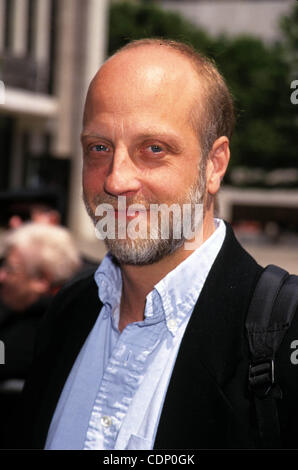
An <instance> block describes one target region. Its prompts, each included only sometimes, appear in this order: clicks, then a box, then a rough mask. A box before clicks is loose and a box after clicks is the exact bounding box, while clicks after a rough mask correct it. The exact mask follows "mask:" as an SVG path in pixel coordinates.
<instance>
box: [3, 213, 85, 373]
mask: <svg viewBox="0 0 298 470" xmlns="http://www.w3.org/2000/svg"><path fill="white" fill-rule="evenodd" d="M80 266H81V261H80V255H79V252H78V249H77V248H76V246H75V243H74V240H73V239H72V236H71V235H70V233H69V231H68V230H67V229H65V228H63V227H58V226H51V225H48V224H40V223H31V222H30V223H27V224H24V225H22V226H21V227H20V228H18V229H15V230H14V231H12V232H11V233H9V235H8V236H7V239H6V241H5V257H4V262H3V264H2V266H1V268H0V302H1V310H2V312H1V316H0V340H1V341H2V343H4V348H5V364H4V365H1V367H0V380H3V379H8V378H21V379H23V378H26V376H27V372H28V368H29V367H30V364H31V361H32V357H33V348H34V340H35V334H36V330H37V327H38V323H39V320H40V318H41V316H42V315H43V313H44V312H45V310H46V309H47V307H48V305H49V303H50V301H51V298H52V297H53V295H55V294H56V293H57V291H58V290H59V289H60V288H61V287H62V286H63V284H65V282H66V281H68V280H69V279H71V278H72V277H73V276H74V275H75V274H76V273H77V272H78V270H79V268H80Z"/></svg>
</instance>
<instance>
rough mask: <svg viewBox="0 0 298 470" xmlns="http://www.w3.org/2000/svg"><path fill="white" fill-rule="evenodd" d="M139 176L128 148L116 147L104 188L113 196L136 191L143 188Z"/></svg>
mask: <svg viewBox="0 0 298 470" xmlns="http://www.w3.org/2000/svg"><path fill="white" fill-rule="evenodd" d="M138 176H139V174H138V168H137V167H136V165H135V163H134V162H133V161H132V159H131V158H130V156H129V153H128V151H127V149H125V148H121V149H116V150H115V153H114V156H113V161H112V162H111V166H110V169H109V173H108V174H107V175H106V178H105V183H104V189H105V191H106V192H107V193H109V194H111V195H113V196H120V195H123V196H125V195H126V194H127V195H128V193H136V192H137V191H138V190H139V189H140V188H141V182H140V180H139V178H138Z"/></svg>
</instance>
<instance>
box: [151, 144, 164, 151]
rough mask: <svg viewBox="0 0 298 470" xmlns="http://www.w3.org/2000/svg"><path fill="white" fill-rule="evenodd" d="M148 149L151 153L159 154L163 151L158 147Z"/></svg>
mask: <svg viewBox="0 0 298 470" xmlns="http://www.w3.org/2000/svg"><path fill="white" fill-rule="evenodd" d="M148 148H149V149H151V151H152V152H153V153H160V152H162V151H163V149H162V147H160V146H159V145H150V146H149V147H148Z"/></svg>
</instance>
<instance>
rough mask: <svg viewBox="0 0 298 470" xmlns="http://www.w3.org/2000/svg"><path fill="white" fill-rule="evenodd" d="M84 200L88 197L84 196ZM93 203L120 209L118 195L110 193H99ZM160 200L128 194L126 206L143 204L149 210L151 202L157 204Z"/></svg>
mask: <svg viewBox="0 0 298 470" xmlns="http://www.w3.org/2000/svg"><path fill="white" fill-rule="evenodd" d="M84 201H86V198H85V197H84ZM92 203H93V204H94V206H95V207H96V206H98V205H99V204H110V205H111V206H112V207H113V208H114V210H117V209H118V196H111V195H109V194H97V195H96V196H95V197H94V198H93V200H92ZM157 203H158V202H157V201H156V200H154V201H153V200H150V201H148V199H144V198H140V197H138V198H135V197H134V198H132V197H127V196H126V207H129V206H132V205H134V204H142V205H143V206H144V207H145V209H147V210H149V208H150V204H157Z"/></svg>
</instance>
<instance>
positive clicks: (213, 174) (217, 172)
mask: <svg viewBox="0 0 298 470" xmlns="http://www.w3.org/2000/svg"><path fill="white" fill-rule="evenodd" d="M229 160H230V148H229V139H228V138H227V137H225V136H221V137H219V138H218V139H216V141H215V142H214V144H213V145H212V149H211V151H210V152H209V156H208V161H207V170H206V181H207V191H208V193H209V194H212V195H214V194H216V193H217V192H218V190H219V188H220V183H221V180H222V179H223V177H224V174H225V172H226V169H227V166H228V163H229Z"/></svg>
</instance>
